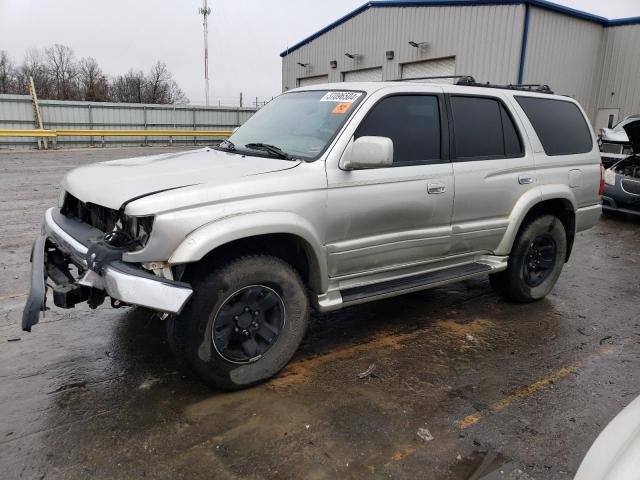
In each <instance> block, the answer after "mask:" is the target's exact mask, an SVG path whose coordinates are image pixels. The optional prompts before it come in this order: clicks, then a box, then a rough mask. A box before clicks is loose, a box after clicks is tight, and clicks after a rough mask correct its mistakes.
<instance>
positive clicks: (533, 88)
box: [394, 75, 553, 95]
mask: <svg viewBox="0 0 640 480" xmlns="http://www.w3.org/2000/svg"><path fill="white" fill-rule="evenodd" d="M445 78H457V79H458V81H457V82H456V85H461V86H464V87H483V88H500V89H503V90H520V91H523V92H536V93H547V94H549V95H553V91H552V90H551V88H550V87H549V85H542V84H538V83H528V84H513V83H510V84H508V85H496V84H493V83H489V82H487V83H480V82H476V79H475V78H473V77H472V76H471V75H438V76H434V77H413V78H402V79H399V80H394V81H395V82H410V81H415V80H440V79H445Z"/></svg>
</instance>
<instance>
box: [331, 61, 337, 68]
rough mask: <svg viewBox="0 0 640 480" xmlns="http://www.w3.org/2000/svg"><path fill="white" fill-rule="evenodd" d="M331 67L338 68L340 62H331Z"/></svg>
mask: <svg viewBox="0 0 640 480" xmlns="http://www.w3.org/2000/svg"><path fill="white" fill-rule="evenodd" d="M329 66H330V67H331V68H338V62H337V61H336V60H331V61H330V62H329Z"/></svg>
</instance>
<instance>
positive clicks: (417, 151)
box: [327, 87, 454, 277]
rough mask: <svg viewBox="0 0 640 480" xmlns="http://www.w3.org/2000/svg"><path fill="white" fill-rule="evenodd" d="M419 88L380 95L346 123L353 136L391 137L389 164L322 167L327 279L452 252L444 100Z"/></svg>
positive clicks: (438, 92)
mask: <svg viewBox="0 0 640 480" xmlns="http://www.w3.org/2000/svg"><path fill="white" fill-rule="evenodd" d="M422 89H423V90H424V91H423V92H419V93H415V92H407V93H403V94H393V95H389V96H386V97H382V94H380V95H379V97H381V98H378V99H377V101H375V103H374V104H373V106H370V110H369V111H368V112H367V113H366V114H365V115H364V117H363V118H362V120H361V121H360V123H359V124H358V125H357V126H354V127H352V134H353V139H357V138H359V137H361V136H380V137H388V138H390V139H391V140H392V141H393V146H394V158H393V166H391V167H386V168H378V169H368V170H352V171H345V170H341V169H340V167H339V165H338V162H335V163H336V164H335V165H330V164H327V175H328V187H329V188H328V210H327V253H328V259H329V273H330V276H332V277H336V276H342V275H349V274H359V273H365V272H371V273H373V272H375V271H377V270H381V269H389V268H390V269H393V268H395V267H399V266H402V265H411V264H413V263H416V262H422V261H425V260H429V259H433V258H438V257H443V256H446V255H448V253H449V251H450V249H451V209H452V205H453V194H454V191H453V189H454V182H453V169H452V166H451V163H450V162H449V160H448V145H447V142H446V141H445V139H446V138H447V136H446V122H444V121H443V118H445V117H444V115H443V113H444V97H443V95H442V93H441V92H442V90H441V89H438V88H436V87H422ZM418 90H420V89H418ZM370 101H373V99H371V100H370ZM347 134H348V133H347Z"/></svg>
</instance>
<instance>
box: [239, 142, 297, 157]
mask: <svg viewBox="0 0 640 480" xmlns="http://www.w3.org/2000/svg"><path fill="white" fill-rule="evenodd" d="M245 147H246V148H250V149H251V150H264V151H265V152H268V153H270V154H271V155H273V156H274V157H278V158H282V159H283V160H295V159H294V158H293V157H292V156H291V155H289V154H288V153H287V152H285V151H284V150H282V149H280V148H278V147H276V146H275V145H269V144H268V143H247V144H246V145H245Z"/></svg>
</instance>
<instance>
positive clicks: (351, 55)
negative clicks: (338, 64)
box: [344, 52, 358, 60]
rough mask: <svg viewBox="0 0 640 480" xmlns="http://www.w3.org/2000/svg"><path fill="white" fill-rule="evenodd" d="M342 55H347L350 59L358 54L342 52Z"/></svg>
mask: <svg viewBox="0 0 640 480" xmlns="http://www.w3.org/2000/svg"><path fill="white" fill-rule="evenodd" d="M344 56H345V57H349V58H350V59H351V60H355V59H356V57H357V56H358V54H357V53H348V52H347V53H345V54H344Z"/></svg>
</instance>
